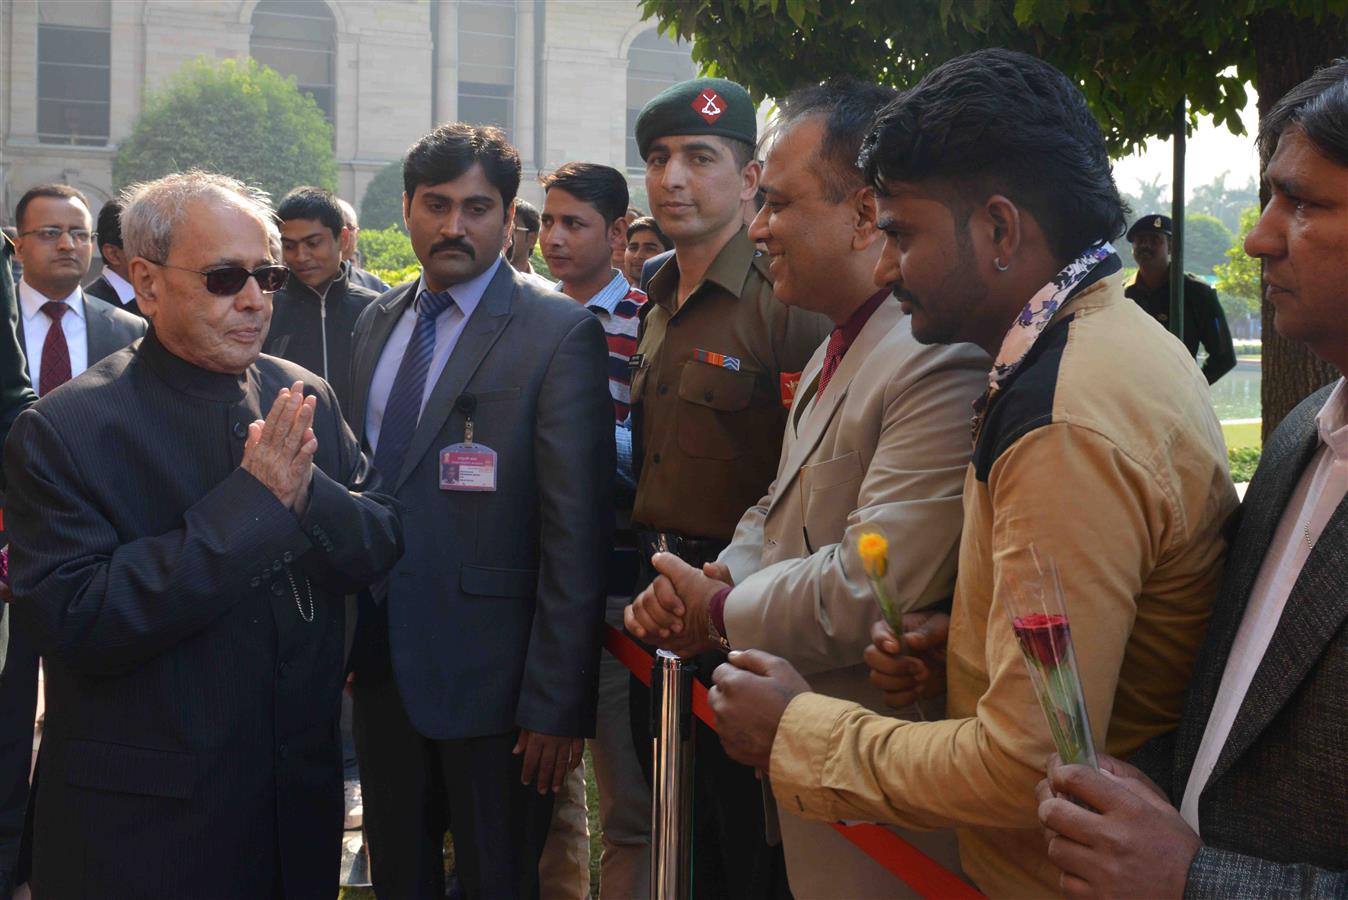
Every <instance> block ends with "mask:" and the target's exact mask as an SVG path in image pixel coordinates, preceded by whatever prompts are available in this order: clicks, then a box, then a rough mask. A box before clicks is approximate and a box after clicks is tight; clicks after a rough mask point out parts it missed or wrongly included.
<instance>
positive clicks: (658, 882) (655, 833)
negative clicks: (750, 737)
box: [651, 650, 694, 900]
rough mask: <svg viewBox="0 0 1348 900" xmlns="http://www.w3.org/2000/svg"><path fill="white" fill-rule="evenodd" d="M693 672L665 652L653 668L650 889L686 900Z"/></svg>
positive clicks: (662, 897)
mask: <svg viewBox="0 0 1348 900" xmlns="http://www.w3.org/2000/svg"><path fill="white" fill-rule="evenodd" d="M693 669H694V666H693V665H692V663H686V662H684V661H683V660H681V659H679V658H678V657H677V656H675V655H674V654H673V653H670V652H669V651H667V650H657V651H656V655H655V662H654V664H653V665H652V666H651V719H652V723H651V734H652V735H654V739H653V740H652V741H651V744H652V753H653V755H654V766H653V768H652V771H653V773H654V783H653V786H652V788H651V889H652V892H653V894H654V897H655V900H688V897H690V896H691V890H692V884H693V871H692V846H693V842H692V834H693V817H692V810H693Z"/></svg>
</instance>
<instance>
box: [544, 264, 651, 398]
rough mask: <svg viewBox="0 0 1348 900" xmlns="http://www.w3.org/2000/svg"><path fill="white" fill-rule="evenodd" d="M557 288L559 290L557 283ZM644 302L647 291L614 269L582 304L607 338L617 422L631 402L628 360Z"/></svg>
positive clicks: (635, 342) (635, 338)
mask: <svg viewBox="0 0 1348 900" xmlns="http://www.w3.org/2000/svg"><path fill="white" fill-rule="evenodd" d="M556 290H557V291H559V292H560V291H561V290H562V286H561V284H560V283H559V284H558V285H557V287H556ZM645 302H646V295H645V294H643V293H642V292H641V291H639V290H637V289H636V288H634V287H631V286H630V285H628V283H627V277H626V276H625V275H623V273H621V272H619V271H618V270H617V269H614V270H613V280H612V281H610V282H609V283H608V284H606V285H604V287H603V288H601V289H600V291H599V293H597V294H595V295H594V296H593V297H591V298H590V299H589V301H588V302H587V303H586V304H585V308H586V309H588V310H590V311H591V312H592V313H594V314H595V315H596V316H597V317H598V318H599V322H600V324H602V325H603V326H604V337H605V340H606V341H607V342H608V392H609V394H610V395H611V396H612V397H613V417H614V420H615V421H617V422H625V421H627V412H628V409H629V407H630V406H631V403H632V373H631V370H630V369H628V367H627V364H628V361H629V360H631V358H632V355H633V354H634V353H636V352H637V325H638V324H639V319H638V318H637V313H638V312H640V311H641V305H642V304H643V303H645Z"/></svg>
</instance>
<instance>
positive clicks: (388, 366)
mask: <svg viewBox="0 0 1348 900" xmlns="http://www.w3.org/2000/svg"><path fill="white" fill-rule="evenodd" d="M502 262H503V260H502V259H501V257H499V256H498V257H497V258H496V262H494V263H493V264H492V265H491V266H490V267H488V269H487V271H485V272H483V273H482V274H481V275H479V276H477V277H476V278H474V279H473V280H472V281H465V282H464V283H463V284H456V285H454V286H453V287H451V288H450V289H449V294H450V296H451V297H453V298H454V302H453V303H451V304H449V307H448V308H447V309H446V310H445V311H444V312H443V313H441V314H440V315H439V316H438V317H436V320H435V353H434V354H433V355H432V356H431V366H430V369H428V370H427V372H426V386H425V388H424V389H423V390H422V392H421V408H422V409H423V410H424V409H425V408H426V401H427V399H429V398H430V396H431V391H432V390H433V389H434V388H435V383H436V382H437V381H439V380H440V373H442V372H443V371H444V370H445V363H447V362H449V355H450V354H451V353H453V352H454V345H455V344H457V343H458V342H459V335H460V334H462V333H463V326H464V324H465V323H467V321H468V319H469V318H470V317H471V316H472V315H473V310H475V309H477V305H478V303H480V302H481V301H482V295H483V294H484V293H486V290H487V285H488V284H490V283H491V280H492V278H493V277H494V276H495V275H496V270H497V269H498V268H499V267H500V266H501V265H502ZM424 290H426V276H425V275H422V276H421V278H420V279H419V280H418V281H417V286H416V290H415V292H414V293H413V294H412V298H413V299H412V302H411V303H408V304H407V307H406V308H405V309H404V310H403V314H402V318H400V319H399V320H398V324H397V325H394V326H393V331H391V332H389V336H388V341H387V342H385V344H384V350H383V352H382V353H380V354H379V362H378V363H376V364H375V367H374V375H373V376H372V377H371V378H370V399H369V400H368V401H367V402H366V406H365V439H366V440H367V441H368V442H369V445H370V453H371V455H373V454H374V451H375V450H377V449H379V427H380V426H381V425H382V424H383V423H384V409H385V408H386V407H387V406H388V396H389V393H390V392H391V391H392V390H393V381H394V379H395V378H397V377H398V367H399V366H401V365H402V361H403V354H404V353H405V352H407V345H408V343H409V342H410V341H411V340H412V330H413V329H414V328H416V324H417V309H416V298H417V297H420V296H421V292H422V291H424Z"/></svg>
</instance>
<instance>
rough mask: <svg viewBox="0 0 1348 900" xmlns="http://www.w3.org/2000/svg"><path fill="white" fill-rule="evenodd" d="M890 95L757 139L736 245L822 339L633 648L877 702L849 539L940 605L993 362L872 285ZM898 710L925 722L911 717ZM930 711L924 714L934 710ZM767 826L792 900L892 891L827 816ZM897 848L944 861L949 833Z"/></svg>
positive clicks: (650, 605) (791, 101) (812, 100)
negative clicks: (763, 444)
mask: <svg viewBox="0 0 1348 900" xmlns="http://www.w3.org/2000/svg"><path fill="white" fill-rule="evenodd" d="M893 96H894V95H893V92H892V91H890V90H888V89H885V88H880V87H877V86H875V85H863V84H859V83H854V82H841V83H832V84H827V85H824V86H822V87H812V88H807V89H805V90H802V91H800V92H798V93H796V94H793V95H792V96H791V97H790V98H788V99H787V101H786V102H785V103H784V104H783V114H782V116H781V117H780V118H779V119H778V122H777V125H776V126H775V129H774V132H773V133H772V134H771V135H769V138H768V146H769V149H768V153H767V159H766V167H765V169H764V174H763V180H762V182H761V184H762V187H763V190H764V192H765V194H766V202H765V204H764V206H763V209H762V211H761V212H759V214H758V216H757V218H756V219H755V220H754V221H753V223H752V225H751V226H750V228H749V237H750V239H751V240H754V241H755V242H761V243H762V244H763V245H764V246H766V247H767V252H768V256H769V258H770V259H771V264H770V267H769V272H770V274H771V276H772V279H773V291H774V293H775V294H776V296H777V298H778V299H779V300H781V301H782V302H783V303H787V304H790V305H793V306H800V307H804V308H806V309H809V310H811V311H814V312H819V313H822V314H824V315H827V316H828V317H829V318H830V319H831V320H832V321H833V322H834V323H835V325H836V327H835V329H834V330H833V333H832V335H831V336H830V338H829V340H828V341H827V342H825V343H824V344H822V345H821V346H820V347H819V349H818V351H817V352H816V353H815V354H814V357H813V358H812V359H811V360H810V362H809V363H808V364H807V365H806V367H805V369H804V372H803V374H802V376H801V381H800V387H799V389H797V390H796V391H795V395H794V402H793V403H792V406H791V411H790V415H789V416H788V417H787V424H786V428H785V438H784V441H783V444H782V453H781V458H780V461H779V464H778V468H777V476H776V479H775V480H774V482H773V484H772V486H771V487H770V488H769V490H768V493H767V494H766V495H765V496H764V497H763V498H762V499H761V500H759V502H758V503H757V504H755V505H754V506H753V507H751V508H750V509H749V510H748V511H747V512H745V513H744V516H743V517H742V518H741V519H740V522H739V525H738V527H737V528H736V530H735V536H734V539H733V540H732V542H731V544H730V546H729V547H728V548H726V550H725V551H724V552H722V553H721V555H720V557H719V559H718V560H717V562H716V563H714V564H711V565H709V566H708V567H707V571H705V572H704V571H703V570H702V569H697V568H693V567H692V566H689V565H688V564H687V563H685V562H683V561H682V560H680V559H678V558H677V557H675V556H672V555H665V554H661V555H658V556H657V557H656V563H655V564H656V567H657V569H659V570H660V571H661V572H663V573H664V575H663V576H662V577H661V578H659V579H657V580H656V582H655V584H654V585H653V586H652V587H651V588H649V589H648V590H646V591H645V592H643V593H642V595H641V596H639V597H638V598H637V600H636V601H634V603H633V605H632V606H631V607H629V612H628V616H627V621H626V624H627V626H628V628H629V629H631V630H632V631H633V633H635V634H637V635H638V636H639V637H643V638H645V639H646V640H651V641H653V642H654V643H657V644H661V645H662V646H665V647H667V648H668V649H671V650H675V651H677V652H679V653H680V654H682V655H685V656H696V655H697V654H699V653H702V652H704V651H705V650H707V649H709V648H711V647H713V646H715V645H716V644H717V643H719V642H717V641H714V640H713V639H712V638H711V637H709V633H716V634H720V635H723V636H724V637H725V639H726V640H727V642H728V643H729V645H731V646H734V647H740V648H747V647H758V648H762V649H766V650H769V651H771V652H773V653H778V654H781V655H782V656H784V657H786V658H787V659H788V660H790V661H791V662H792V663H793V664H794V665H795V666H797V667H798V668H799V669H800V670H801V671H803V672H805V673H806V674H807V675H808V676H809V681H810V684H811V686H812V687H813V689H814V690H816V691H819V692H820V693H822V694H826V695H828V696H831V697H840V698H845V699H848V700H855V701H857V702H860V703H863V704H866V705H868V706H872V707H874V708H878V707H879V705H880V700H881V695H880V692H879V691H877V690H876V689H875V688H874V687H872V686H871V685H870V684H869V683H868V680H867V675H868V670H867V668H866V666H865V665H864V664H863V663H862V652H863V651H864V650H865V648H866V645H867V644H868V642H869V640H870V632H871V626H872V624H873V623H875V622H876V621H877V620H878V619H879V618H880V609H879V606H878V605H877V603H876V599H875V596H874V593H873V590H872V588H871V585H870V582H869V581H868V579H867V577H866V574H865V572H864V571H863V568H862V564H861V560H860V558H859V556H858V553H857V542H858V538H859V536H860V535H861V534H862V533H864V532H878V533H880V534H882V535H884V536H885V537H887V538H888V540H889V541H890V542H891V546H892V547H893V553H892V558H891V561H892V565H891V566H890V568H889V571H888V573H887V575H886V578H885V585H886V587H887V589H888V592H889V595H890V596H891V597H892V598H894V600H895V601H896V604H897V606H898V607H899V609H901V610H908V609H926V608H929V607H932V606H933V605H937V604H943V605H944V604H946V603H947V602H948V600H949V597H950V595H951V592H952V590H953V588H954V582H955V554H956V551H957V548H958V543H959V533H960V521H961V517H962V513H961V504H960V493H961V489H962V484H963V480H964V470H965V468H967V466H968V462H969V430H968V429H969V418H968V408H969V404H970V403H972V402H973V400H974V399H975V398H976V397H977V396H978V394H979V393H980V391H981V390H982V385H983V383H984V380H985V378H986V372H987V367H988V365H989V363H990V360H989V359H988V358H987V356H986V355H985V354H984V353H983V352H982V351H981V350H979V349H978V348H977V347H975V346H973V345H972V344H956V345H952V346H923V345H922V344H920V343H918V342H917V340H916V339H915V338H914V337H913V333H912V328H911V325H910V322H909V318H908V316H907V315H905V314H904V312H903V310H902V309H901V308H900V306H899V302H898V300H896V299H894V297H893V296H892V295H891V294H890V291H889V287H888V286H885V287H884V288H882V289H879V290H877V289H876V285H875V282H874V280H873V279H874V271H875V264H876V262H877V261H878V259H879V256H880V250H881V244H882V237H881V235H880V233H879V232H878V231H877V230H876V228H875V199H874V192H873V191H872V190H871V189H870V188H868V187H867V185H866V182H865V180H864V179H863V178H862V174H861V171H860V169H858V168H857V165H856V157H857V151H858V149H859V148H860V145H861V141H862V138H864V137H865V135H866V132H867V131H868V130H869V128H870V124H871V122H872V120H873V119H874V117H875V113H876V112H878V111H879V109H880V107H881V106H882V105H883V104H884V103H886V102H887V101H888V100H890V99H891V98H892V97H893ZM731 585H733V589H732V588H731ZM709 621H710V623H711V632H709V629H708V622H709ZM662 632H663V633H664V636H663V637H661V633H662ZM907 713H908V714H909V715H910V716H913V717H918V716H920V715H922V712H921V711H920V710H918V709H917V708H916V707H913V708H911V709H909V710H907ZM927 714H928V715H938V714H939V703H934V704H932V705H931V706H930V707H929V708H928V711H927ZM781 831H782V839H783V842H784V847H785V853H786V860H787V869H788V875H789V878H790V883H791V890H792V892H793V893H794V894H795V895H796V896H798V897H823V896H838V897H842V896H846V897H864V896H874V895H876V894H877V893H879V892H882V891H884V892H888V891H890V890H892V889H893V888H894V886H895V884H896V882H895V881H894V877H893V875H891V874H890V873H889V872H888V871H886V870H885V869H884V868H883V867H881V866H880V865H878V864H877V863H875V862H874V861H872V860H870V859H869V858H868V857H866V856H865V855H864V854H862V853H861V852H860V851H859V850H858V849H857V848H855V847H854V846H852V845H851V844H850V843H849V842H847V841H846V840H845V839H844V838H842V837H841V836H840V835H838V834H837V833H836V832H835V831H834V830H833V829H832V828H830V827H829V826H828V825H826V824H822V823H819V822H808V821H806V820H804V819H800V818H797V817H794V816H782V817H781ZM909 837H910V839H911V840H914V841H916V842H918V843H919V844H920V845H921V846H922V847H923V849H925V850H927V852H929V853H933V854H935V855H938V856H941V857H943V858H944V860H945V861H946V862H947V864H949V865H951V866H955V865H957V861H956V851H955V842H954V836H953V833H951V832H949V831H946V832H942V833H939V834H935V835H910V836H909Z"/></svg>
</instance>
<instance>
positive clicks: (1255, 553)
mask: <svg viewBox="0 0 1348 900" xmlns="http://www.w3.org/2000/svg"><path fill="white" fill-rule="evenodd" d="M1327 397H1328V392H1327V391H1324V392H1320V393H1317V394H1316V395H1313V396H1312V397H1311V398H1308V400H1307V401H1306V402H1303V403H1302V404H1300V405H1299V406H1297V407H1296V409H1294V410H1293V411H1292V412H1291V413H1289V414H1288V416H1287V418H1286V419H1284V420H1283V422H1282V424H1281V425H1280V426H1279V427H1278V429H1277V431H1276V432H1275V433H1274V434H1273V436H1272V437H1271V439H1270V441H1269V442H1268V444H1266V445H1265V447H1264V452H1263V456H1262V459H1261V462H1260V466H1259V469H1258V471H1256V472H1255V476H1254V479H1253V480H1252V481H1251V483H1250V486H1249V488H1248V489H1247V490H1246V493H1245V500H1244V502H1243V503H1242V504H1241V507H1240V513H1239V515H1240V522H1239V526H1240V527H1239V530H1238V531H1237V533H1236V537H1235V539H1234V540H1233V541H1232V542H1231V545H1230V546H1229V547H1228V548H1227V554H1226V574H1225V575H1224V577H1223V579H1222V586H1221V590H1220V591H1219V592H1218V595H1217V602H1216V603H1215V605H1214V606H1213V610H1212V618H1211V620H1210V621H1209V623H1208V632H1207V636H1206V637H1205V639H1204V641H1203V646H1202V649H1201V650H1200V652H1199V655H1198V659H1197V661H1196V663H1195V665H1194V676H1193V682H1192V684H1191V686H1190V688H1189V695H1188V699H1187V701H1186V710H1187V713H1186V715H1185V716H1184V717H1183V718H1182V719H1181V720H1180V727H1179V732H1178V734H1177V738H1176V744H1175V778H1176V784H1175V789H1176V790H1177V791H1179V792H1180V793H1181V794H1182V793H1183V791H1184V789H1185V785H1186V784H1187V783H1188V779H1189V773H1190V771H1191V769H1192V768H1193V762H1194V758H1195V757H1196V756H1197V755H1198V747H1199V744H1200V743H1202V740H1203V732H1204V731H1205V730H1206V729H1207V723H1208V718H1209V716H1210V715H1211V712H1212V705H1213V703H1214V702H1215V701H1216V698H1217V689H1218V688H1219V687H1220V686H1221V682H1222V676H1223V674H1224V673H1225V672H1226V662H1227V659H1228V657H1229V656H1230V655H1231V647H1232V644H1233V643H1234V642H1235V639H1236V633H1237V632H1238V631H1239V630H1240V623H1241V621H1242V619H1244V617H1245V609H1246V606H1247V605H1248V603H1249V599H1250V592H1251V591H1252V590H1253V589H1254V583H1255V580H1256V579H1257V578H1258V577H1259V570H1260V568H1261V567H1262V566H1263V562H1264V556H1265V554H1266V553H1267V552H1268V546H1269V544H1270V543H1271V542H1272V540H1273V537H1274V533H1275V532H1276V531H1277V529H1278V523H1279V522H1280V521H1281V520H1282V515H1283V511H1284V510H1285V509H1286V508H1287V504H1288V502H1290V501H1291V499H1292V494H1293V493H1295V492H1296V488H1297V484H1298V483H1299V482H1300V481H1301V476H1302V473H1303V472H1304V471H1305V469H1306V466H1307V465H1308V464H1309V463H1310V460H1311V457H1312V456H1313V455H1314V453H1315V449H1316V446H1317V444H1318V440H1319V439H1318V436H1317V433H1316V426H1315V415H1316V413H1317V412H1319V409H1320V407H1321V406H1322V405H1324V401H1325V399H1326V398H1327ZM1317 400H1318V402H1317ZM1291 604H1292V598H1289V600H1288V606H1287V609H1288V610H1290V609H1291V608H1292V605H1291ZM1284 615H1286V613H1284ZM1267 661H1268V657H1267V655H1266V656H1265V663H1267ZM1257 677H1258V676H1256V678H1257ZM1251 688H1252V689H1253V685H1252V686H1251ZM1242 715H1243V713H1242ZM1238 719H1239V717H1238ZM1233 734H1234V732H1233ZM1177 796H1178V795H1177Z"/></svg>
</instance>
